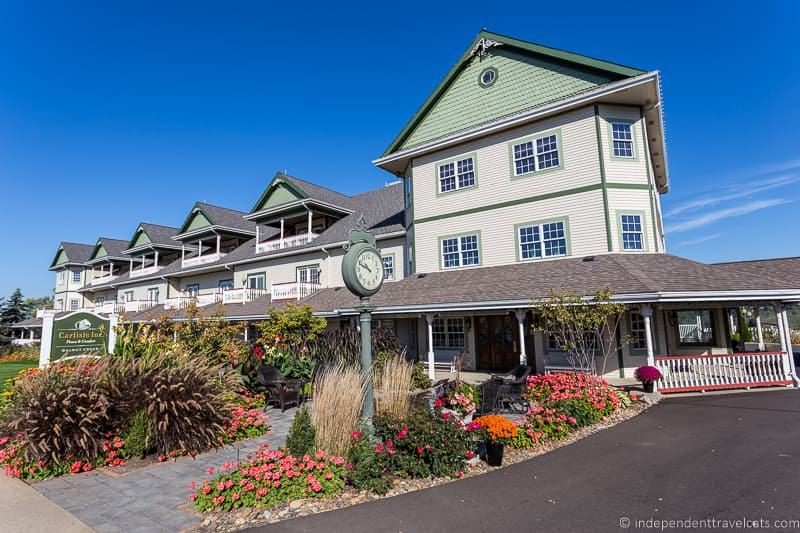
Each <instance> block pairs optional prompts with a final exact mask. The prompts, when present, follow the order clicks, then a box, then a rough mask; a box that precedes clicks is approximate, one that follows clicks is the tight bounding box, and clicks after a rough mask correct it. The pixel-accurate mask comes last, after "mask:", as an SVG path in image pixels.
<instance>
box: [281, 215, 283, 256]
mask: <svg viewBox="0 0 800 533" xmlns="http://www.w3.org/2000/svg"><path fill="white" fill-rule="evenodd" d="M281 248H283V217H281Z"/></svg>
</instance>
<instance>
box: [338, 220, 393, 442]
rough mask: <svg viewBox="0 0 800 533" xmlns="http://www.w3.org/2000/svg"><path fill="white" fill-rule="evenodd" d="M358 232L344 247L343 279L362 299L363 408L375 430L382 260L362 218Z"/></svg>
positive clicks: (355, 232)
mask: <svg viewBox="0 0 800 533" xmlns="http://www.w3.org/2000/svg"><path fill="white" fill-rule="evenodd" d="M358 225H359V229H352V230H350V233H349V234H348V242H347V243H346V244H345V245H344V249H345V254H344V258H343V259H342V278H343V279H344V284H345V285H346V286H347V288H348V289H349V290H350V292H352V293H353V294H355V295H356V296H358V297H359V298H360V304H359V305H358V306H357V307H356V310H357V311H358V320H359V325H360V329H361V373H362V374H363V376H364V380H365V382H366V391H365V394H364V406H363V407H362V410H361V415H362V417H363V418H364V423H365V424H366V426H367V427H368V428H371V427H372V414H373V391H372V311H374V309H375V306H374V305H372V304H371V303H370V301H369V299H370V296H372V295H373V294H375V293H376V292H378V291H379V290H380V288H381V286H382V285H383V260H382V259H381V254H380V252H379V251H378V249H377V247H376V241H375V235H373V234H372V233H370V232H369V231H366V229H364V227H365V226H366V224H365V223H364V220H363V217H362V218H361V219H359V223H358Z"/></svg>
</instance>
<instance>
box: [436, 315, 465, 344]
mask: <svg viewBox="0 0 800 533" xmlns="http://www.w3.org/2000/svg"><path fill="white" fill-rule="evenodd" d="M432 328H433V348H434V349H435V350H461V349H463V348H464V319H463V318H461V317H457V318H434V319H433V324H432Z"/></svg>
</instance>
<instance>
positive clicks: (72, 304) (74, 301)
mask: <svg viewBox="0 0 800 533" xmlns="http://www.w3.org/2000/svg"><path fill="white" fill-rule="evenodd" d="M80 305H81V302H80V301H79V300H78V299H76V298H70V300H69V310H70V311H75V310H77V309H78V308H79V307H80Z"/></svg>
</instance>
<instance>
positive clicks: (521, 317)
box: [514, 309, 528, 365]
mask: <svg viewBox="0 0 800 533" xmlns="http://www.w3.org/2000/svg"><path fill="white" fill-rule="evenodd" d="M514 316H516V317H517V324H519V364H521V365H527V364H528V354H527V353H525V310H524V309H517V310H516V311H514Z"/></svg>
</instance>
